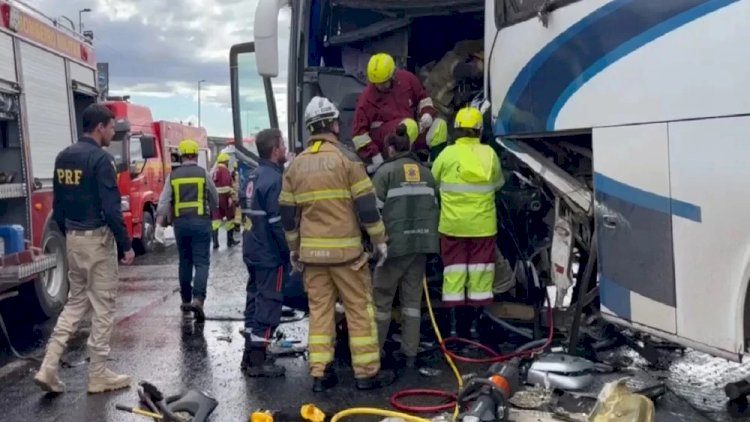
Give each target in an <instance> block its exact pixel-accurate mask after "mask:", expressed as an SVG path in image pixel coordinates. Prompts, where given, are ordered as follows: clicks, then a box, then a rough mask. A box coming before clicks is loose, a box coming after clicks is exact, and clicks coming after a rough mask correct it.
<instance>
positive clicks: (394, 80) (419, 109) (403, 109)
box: [352, 53, 437, 174]
mask: <svg viewBox="0 0 750 422" xmlns="http://www.w3.org/2000/svg"><path fill="white" fill-rule="evenodd" d="M367 79H368V81H369V82H370V83H369V84H368V85H367V87H365V90H364V91H363V92H362V94H360V96H359V99H358V100H357V109H356V110H355V112H354V125H353V128H352V135H353V138H352V141H353V142H354V147H355V148H356V149H357V154H358V155H359V156H360V158H362V160H363V161H364V162H365V163H366V164H367V172H368V173H370V174H372V173H374V172H375V170H376V169H377V168H378V166H380V164H382V163H383V155H382V152H384V151H385V149H384V146H383V143H384V141H385V138H386V137H387V136H388V135H391V134H392V133H394V132H395V131H396V127H397V126H398V125H399V124H400V123H401V122H402V121H403V120H404V119H405V118H412V119H415V120H416V121H417V122H418V123H419V131H420V133H421V135H420V136H419V138H418V139H417V141H416V142H415V144H414V150H415V151H417V152H419V151H425V150H426V149H427V142H429V140H426V139H425V134H426V132H427V131H428V129H430V127H431V126H432V125H433V123H434V121H435V120H436V119H435V117H436V116H437V110H436V109H435V107H434V106H433V104H432V99H431V98H430V96H429V95H428V93H427V91H426V90H425V89H424V87H423V86H422V84H421V83H420V82H419V79H417V77H416V76H415V75H414V74H413V73H411V72H408V71H406V70H401V69H396V63H395V61H394V60H393V57H391V56H389V55H388V54H385V53H379V54H375V55H373V56H372V57H371V58H370V62H369V63H368V65H367Z"/></svg>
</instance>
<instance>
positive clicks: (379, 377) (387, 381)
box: [357, 370, 396, 390]
mask: <svg viewBox="0 0 750 422" xmlns="http://www.w3.org/2000/svg"><path fill="white" fill-rule="evenodd" d="M394 381H396V374H394V373H393V372H392V371H384V370H381V371H380V372H378V373H377V374H376V375H374V376H372V377H370V378H359V379H357V389H358V390H375V389H378V388H383V387H387V386H389V385H391V384H393V382H394Z"/></svg>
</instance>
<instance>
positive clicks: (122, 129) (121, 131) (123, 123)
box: [112, 119, 130, 141]
mask: <svg viewBox="0 0 750 422" xmlns="http://www.w3.org/2000/svg"><path fill="white" fill-rule="evenodd" d="M128 132H130V122H129V121H127V120H125V119H121V120H117V121H116V122H115V137H114V138H113V139H112V140H113V141H123V140H125V138H126V135H127V134H128Z"/></svg>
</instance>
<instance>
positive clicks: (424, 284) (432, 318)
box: [422, 276, 464, 422]
mask: <svg viewBox="0 0 750 422" xmlns="http://www.w3.org/2000/svg"><path fill="white" fill-rule="evenodd" d="M422 289H423V290H424V297H425V299H426V300H427V311H428V312H429V313H430V322H432V329H433V330H434V331H435V336H436V337H437V340H438V344H440V347H441V350H442V348H443V347H444V346H443V336H442V334H440V329H439V328H438V325H437V321H436V320H435V313H434V312H433V311H432V301H431V300H430V291H429V288H428V286H427V277H426V276H425V277H422ZM443 356H445V360H446V361H448V366H450V368H451V370H452V371H453V375H455V376H456V382H457V383H458V391H461V389H462V388H463V387H464V379H463V378H462V377H461V373H460V372H459V371H458V368H457V367H456V364H455V363H454V362H453V358H451V357H450V355H449V354H448V353H443ZM456 419H458V402H456V408H455V409H453V421H454V422H455V420H456Z"/></svg>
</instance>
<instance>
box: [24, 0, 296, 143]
mask: <svg viewBox="0 0 750 422" xmlns="http://www.w3.org/2000/svg"><path fill="white" fill-rule="evenodd" d="M27 2H28V3H30V4H31V5H32V6H34V7H35V8H37V9H39V10H42V11H43V12H44V13H45V14H47V15H49V16H51V17H59V16H62V15H65V16H68V17H70V18H71V19H72V20H73V21H74V22H77V21H78V19H77V18H78V16H77V15H78V11H79V10H81V9H84V8H87V7H89V8H91V9H92V12H91V13H85V14H84V15H83V24H84V27H85V29H87V30H92V31H93V32H94V47H95V54H96V58H97V61H99V62H108V63H109V72H110V92H111V94H113V95H123V94H124V95H138V96H142V97H154V98H171V97H175V98H183V99H184V98H190V99H192V100H193V101H197V99H198V81H199V80H205V81H206V82H205V83H203V84H202V85H201V103H202V104H206V105H207V106H210V105H215V106H218V107H222V108H225V109H229V108H230V106H231V100H230V90H229V48H230V47H231V46H232V45H233V44H237V43H241V42H247V41H249V40H251V39H252V38H253V36H252V34H253V21H254V19H253V15H252V14H253V12H254V10H255V8H256V6H257V0H169V1H167V0H65V1H59V0H27ZM289 28H290V13H289V10H288V9H287V10H283V11H282V13H281V17H280V21H279V33H280V42H279V44H280V45H281V47H280V48H279V50H280V57H279V63H280V76H279V78H278V80H275V81H274V85H279V84H280V85H282V86H283V88H281V89H279V90H278V92H279V93H281V90H282V89H284V90H285V82H286V69H287V67H288V66H287V62H288V60H287V58H288V48H287V46H288V43H289ZM241 71H242V75H241V77H240V81H241V85H242V89H241V97H242V101H243V106H242V109H243V111H244V110H245V109H246V108H247V109H248V110H250V109H252V110H254V112H255V111H256V108H258V107H260V103H259V102H260V101H261V100H262V102H263V103H264V104H265V95H264V92H263V88H262V83H261V82H260V78H259V76H258V75H257V73H256V70H255V65H254V62H252V66H251V65H250V63H248V65H245V66H243V67H242V69H241ZM275 88H276V86H275ZM275 91H276V89H275ZM285 98H286V95H285V93H284V95H277V98H276V100H277V103H279V101H280V100H282V99H283V100H284V103H283V106H281V107H278V104H277V108H278V112H279V114H280V119H281V120H283V122H284V124H285V122H286V105H285V104H286V103H285ZM263 107H264V108H265V105H263ZM164 117H167V116H164ZM265 120H266V121H267V120H268V118H267V117H266V119H265ZM226 127H228V128H231V119H230V118H229V115H227V121H226ZM282 127H283V128H284V129H286V127H285V126H282Z"/></svg>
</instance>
